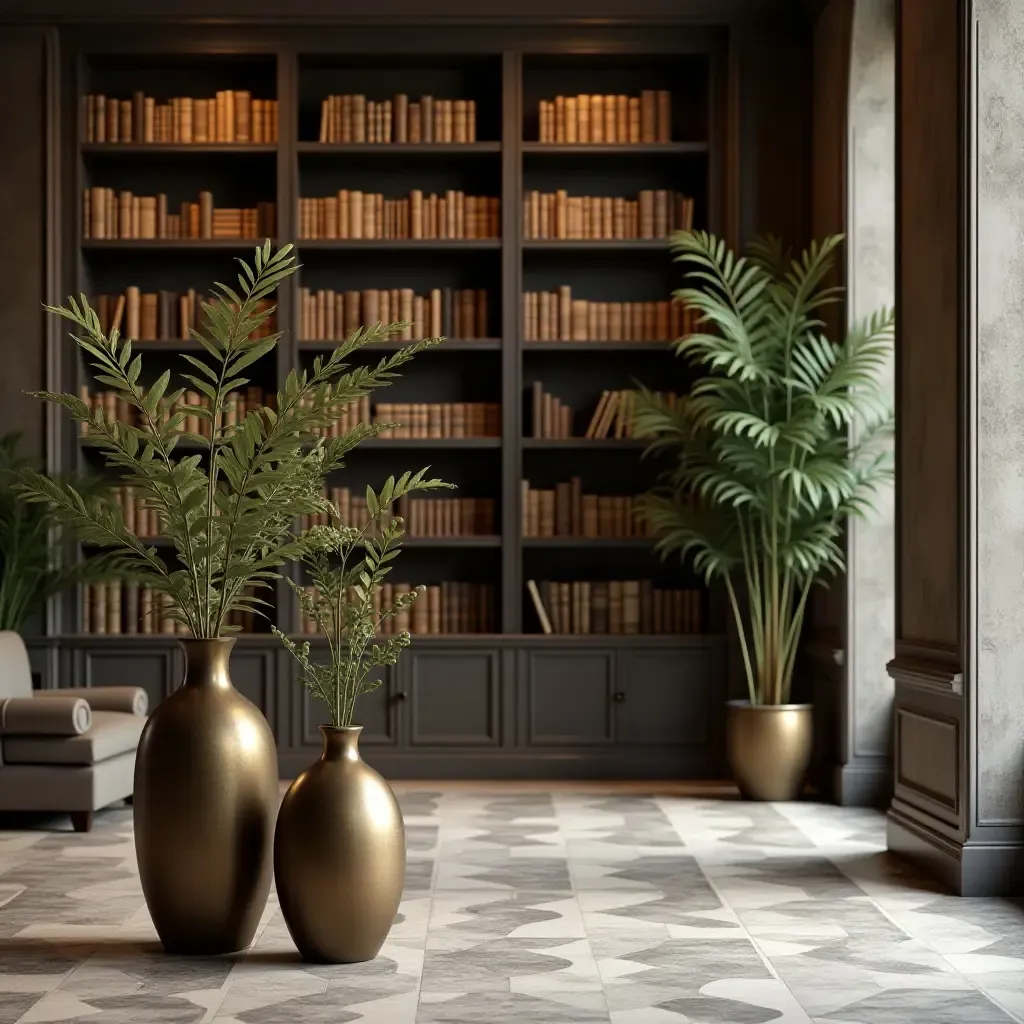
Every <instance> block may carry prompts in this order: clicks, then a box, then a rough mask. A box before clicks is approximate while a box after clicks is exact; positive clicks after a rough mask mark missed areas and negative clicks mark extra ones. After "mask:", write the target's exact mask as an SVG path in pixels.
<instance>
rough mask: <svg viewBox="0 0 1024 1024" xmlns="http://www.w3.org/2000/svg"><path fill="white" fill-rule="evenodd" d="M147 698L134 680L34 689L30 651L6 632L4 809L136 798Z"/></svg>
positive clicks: (0, 661) (84, 808) (81, 826)
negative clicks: (120, 683) (123, 683)
mask: <svg viewBox="0 0 1024 1024" xmlns="http://www.w3.org/2000/svg"><path fill="white" fill-rule="evenodd" d="M148 704H149V701H148V697H147V694H146V691H145V690H142V689H140V688H139V687H136V686H92V687H83V688H78V689H57V690H33V689H32V673H31V670H30V668H29V661H28V652H27V651H26V650H25V645H24V643H23V642H22V640H21V637H20V636H18V634H17V633H10V632H3V631H0V811H60V812H65V811H66V812H70V814H71V822H72V824H73V825H74V828H75V831H77V832H88V831H89V829H90V828H91V827H92V816H93V812H94V811H97V810H99V809H100V808H101V807H106V806H107V805H108V804H112V803H114V802H115V801H117V800H130V799H131V795H132V788H133V785H134V778H135V750H136V748H137V747H138V744H139V737H140V736H141V734H142V727H143V726H144V725H145V724H146V712H147V710H148Z"/></svg>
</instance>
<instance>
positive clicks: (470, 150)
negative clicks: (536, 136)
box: [297, 142, 501, 157]
mask: <svg viewBox="0 0 1024 1024" xmlns="http://www.w3.org/2000/svg"><path fill="white" fill-rule="evenodd" d="M297 149H298V151H299V152H300V153H306V154H308V153H318V154H320V155H321V156H327V155H329V154H332V153H334V154H338V153H345V154H347V155H350V156H351V155H357V154H360V153H372V154H373V155H374V156H402V157H409V156H413V155H416V156H451V155H454V154H457V153H462V154H466V155H475V156H482V155H484V154H487V153H500V152H501V143H500V142H300V143H298V145H297Z"/></svg>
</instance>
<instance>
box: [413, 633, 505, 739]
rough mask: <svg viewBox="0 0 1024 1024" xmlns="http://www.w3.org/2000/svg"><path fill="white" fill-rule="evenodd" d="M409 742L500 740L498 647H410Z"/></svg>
mask: <svg viewBox="0 0 1024 1024" xmlns="http://www.w3.org/2000/svg"><path fill="white" fill-rule="evenodd" d="M406 658H408V660H409V670H410V673H411V674H410V679H411V690H412V693H411V699H412V707H411V709H410V710H411V715H412V730H411V736H410V741H411V743H412V744H414V745H419V746H426V745H442V746H488V747H493V746H496V745H498V744H499V743H500V741H501V671H500V661H499V656H498V652H497V651H493V650H482V651H481V650H471V651H466V650H463V651H423V650H421V651H413V652H411V653H407V654H406Z"/></svg>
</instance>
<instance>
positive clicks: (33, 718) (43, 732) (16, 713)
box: [0, 697, 92, 736]
mask: <svg viewBox="0 0 1024 1024" xmlns="http://www.w3.org/2000/svg"><path fill="white" fill-rule="evenodd" d="M91 725H92V709H91V708H90V707H89V705H88V704H87V703H86V702H85V701H84V700H82V698H81V697H61V698H60V699H59V700H58V699H51V700H37V699H36V698H35V697H9V698H7V699H6V700H3V701H0V733H3V734H5V735H8V736H80V735H81V734H82V733H83V732H87V731H88V729H89V728H90V726H91Z"/></svg>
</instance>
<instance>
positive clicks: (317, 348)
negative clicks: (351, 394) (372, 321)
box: [298, 338, 501, 352]
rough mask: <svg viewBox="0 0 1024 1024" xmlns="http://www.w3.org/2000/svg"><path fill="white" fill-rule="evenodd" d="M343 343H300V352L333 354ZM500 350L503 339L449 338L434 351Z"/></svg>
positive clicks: (389, 346) (377, 348)
mask: <svg viewBox="0 0 1024 1024" xmlns="http://www.w3.org/2000/svg"><path fill="white" fill-rule="evenodd" d="M341 342H342V339H337V340H335V341H300V342H299V343H298V346H299V351H300V352H333V351H334V350H335V349H336V348H337V347H338V346H339V345H340V344H341ZM414 344H415V342H412V341H381V342H377V343H376V344H374V345H373V346H372V347H370V348H368V349H366V350H365V351H369V352H397V351H399V350H400V349H403V348H407V347H408V346H409V345H414ZM500 349H501V338H447V339H445V341H444V343H443V344H442V345H441V346H440V348H438V349H435V350H433V351H438V352H450V351H453V350H454V351H458V352H497V351H499V350H500Z"/></svg>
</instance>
